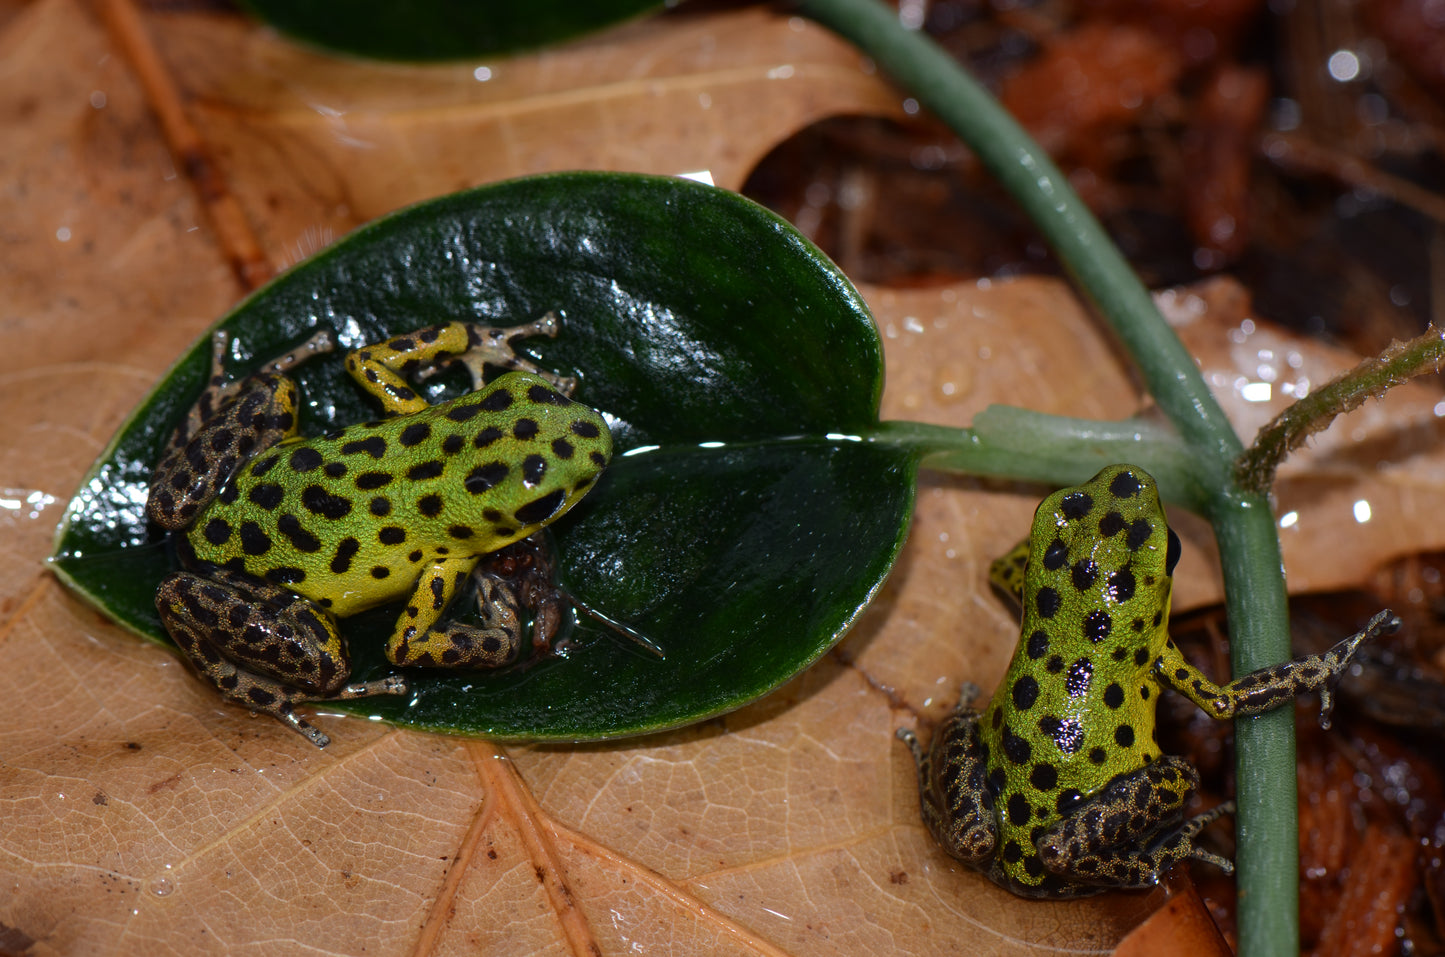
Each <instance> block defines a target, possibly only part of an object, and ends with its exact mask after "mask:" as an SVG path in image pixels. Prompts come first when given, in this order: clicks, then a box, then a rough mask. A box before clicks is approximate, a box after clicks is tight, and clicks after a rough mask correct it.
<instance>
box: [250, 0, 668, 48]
mask: <svg viewBox="0 0 1445 957" xmlns="http://www.w3.org/2000/svg"><path fill="white" fill-rule="evenodd" d="M242 5H243V6H244V7H245V8H246V9H247V10H249V11H250V12H251V13H252V14H253V15H254V16H256V17H257V18H258V19H261V20H263V21H265V22H266V23H268V24H270V25H271V26H273V27H275V28H276V29H277V30H279V31H281V32H282V33H284V34H286V35H287V36H290V37H292V38H294V39H296V40H299V41H301V42H302V43H305V44H308V45H314V46H317V47H320V48H322V49H323V50H327V51H330V52H333V53H343V54H350V55H353V56H362V57H370V58H373V59H379V60H396V61H422V62H425V61H444V60H461V59H470V58H476V57H489V56H496V55H502V54H509V53H517V52H520V51H523V50H529V49H534V48H536V47H542V46H547V45H549V44H553V43H558V42H560V41H563V40H570V39H572V38H574V37H579V36H582V35H585V34H588V33H592V32H594V31H597V30H601V29H603V28H606V27H609V26H612V25H614V24H617V23H621V22H625V21H627V20H632V19H636V18H638V17H641V16H642V15H643V14H645V13H647V12H649V11H651V10H657V9H659V8H661V7H663V6H665V5H666V4H665V3H663V2H661V0H533V2H532V3H529V4H517V3H485V2H479V0H408V2H406V3H397V2H396V0H346V2H344V3H338V2H335V0H242Z"/></svg>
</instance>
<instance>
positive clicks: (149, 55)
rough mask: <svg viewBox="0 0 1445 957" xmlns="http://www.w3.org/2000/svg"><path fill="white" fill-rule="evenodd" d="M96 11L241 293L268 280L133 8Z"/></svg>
mask: <svg viewBox="0 0 1445 957" xmlns="http://www.w3.org/2000/svg"><path fill="white" fill-rule="evenodd" d="M100 13H101V16H102V17H103V18H104V20H105V23H106V26H107V28H108V29H109V30H110V34H111V38H112V39H113V40H114V41H115V44H116V46H117V47H119V48H120V49H121V50H122V51H123V52H124V53H125V56H126V58H127V59H129V60H130V63H131V66H132V68H133V69H134V70H135V74H136V79H137V80H139V81H140V85H141V88H142V89H143V90H145V95H146V99H147V100H148V101H149V103H150V107H151V110H152V111H154V113H155V115H156V120H157V121H158V122H159V123H160V126H161V133H162V134H163V135H164V136H165V139H166V145H167V146H169V147H170V150H171V156H172V157H173V158H174V160H175V164H176V167H177V168H178V169H180V170H181V171H182V172H183V173H185V175H186V178H187V179H189V180H190V181H191V185H192V186H193V187H194V188H195V191H196V197H197V198H198V199H199V200H200V203H201V207H202V208H203V209H205V211H206V215H207V216H208V217H209V218H210V220H211V225H212V227H214V229H215V231H216V238H217V241H218V242H219V243H220V246H221V250H222V252H223V253H224V255H225V257H226V260H227V261H228V262H229V263H230V264H231V271H232V272H234V273H235V274H236V279H237V281H238V282H240V284H241V287H242V289H244V290H245V291H246V292H250V291H251V290H252V289H255V288H256V287H257V286H259V285H261V284H262V283H264V282H265V281H266V280H267V279H270V278H271V275H272V273H274V272H275V269H274V268H273V267H272V265H271V263H270V261H269V260H267V258H266V255H265V253H263V252H262V251H261V246H260V244H259V243H258V242H257V241H256V235H255V233H254V232H252V230H251V224H250V223H249V222H248V221H247V219H246V214H245V213H244V212H243V211H242V209H241V204H240V203H239V202H237V201H236V197H235V195H234V194H232V193H231V191H230V189H229V188H228V187H227V184H226V179H225V177H224V176H222V175H221V170H220V167H219V166H218V165H217V163H216V161H215V158H214V157H213V156H211V152H210V150H209V149H207V147H206V142H205V140H203V139H202V138H201V134H200V131H198V130H197V129H196V127H195V124H193V123H192V122H191V120H190V117H188V116H187V115H186V110H185V106H184V104H183V103H182V101H181V93H180V90H179V89H178V88H177V86H176V83H175V81H174V80H173V79H172V78H171V75H170V72H169V71H168V70H167V69H166V66H165V63H164V62H162V60H161V57H160V53H159V52H158V51H157V50H156V47H155V43H153V42H152V40H151V37H150V34H149V33H147V32H146V29H145V24H143V23H142V22H141V18H140V14H139V13H138V12H137V11H136V8H135V4H134V3H133V2H132V0H100Z"/></svg>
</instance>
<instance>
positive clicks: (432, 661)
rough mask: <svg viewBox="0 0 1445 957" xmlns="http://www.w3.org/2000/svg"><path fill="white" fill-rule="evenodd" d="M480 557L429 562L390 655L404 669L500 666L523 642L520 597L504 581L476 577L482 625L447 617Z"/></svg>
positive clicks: (388, 650)
mask: <svg viewBox="0 0 1445 957" xmlns="http://www.w3.org/2000/svg"><path fill="white" fill-rule="evenodd" d="M476 564H477V559H476V557H469V558H439V559H437V560H435V561H433V562H432V563H431V564H430V565H428V566H426V567H425V568H424V569H423V570H422V573H421V577H420V578H419V579H418V580H417V585H416V591H415V592H413V593H412V596H411V600H410V601H408V602H407V605H406V608H405V609H404V610H403V611H402V613H401V617H400V618H398V619H397V622H396V630H395V631H394V632H392V636H391V639H390V640H389V641H388V642H387V644H386V656H387V658H389V659H390V660H391V661H392V663H393V664H396V665H399V666H401V667H423V668H500V667H501V666H502V665H505V664H507V663H509V662H510V661H511V660H512V659H513V658H515V657H516V655H517V650H518V649H519V648H520V647H521V645H522V626H521V616H520V614H519V611H518V608H517V600H516V597H515V596H514V595H513V594H512V593H511V590H510V589H508V588H506V587H505V586H504V585H503V583H501V582H500V581H497V580H495V579H492V578H486V577H482V578H479V579H478V581H477V588H478V592H477V604H478V607H479V608H480V611H481V615H482V620H483V626H482V627H480V628H478V627H477V626H475V625H468V624H464V623H462V622H456V621H447V622H443V621H442V618H443V616H444V615H445V614H446V610H447V607H448V606H450V605H451V603H452V599H453V598H454V597H456V593H457V590H458V589H460V588H461V586H462V585H463V583H465V582H466V580H467V576H469V575H471V573H472V569H473V568H475V567H476Z"/></svg>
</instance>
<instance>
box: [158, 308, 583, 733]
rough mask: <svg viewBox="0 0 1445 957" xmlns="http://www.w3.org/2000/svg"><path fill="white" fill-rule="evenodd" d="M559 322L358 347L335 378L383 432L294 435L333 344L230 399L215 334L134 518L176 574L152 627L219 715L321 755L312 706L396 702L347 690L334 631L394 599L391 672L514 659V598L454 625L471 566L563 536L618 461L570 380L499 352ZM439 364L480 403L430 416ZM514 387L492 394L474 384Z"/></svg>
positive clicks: (394, 682)
mask: <svg viewBox="0 0 1445 957" xmlns="http://www.w3.org/2000/svg"><path fill="white" fill-rule="evenodd" d="M556 333H557V320H556V319H555V317H553V316H547V317H545V318H543V319H541V320H538V321H537V322H534V323H531V324H528V325H521V326H514V327H511V328H505V329H489V328H485V327H483V326H479V325H476V324H473V323H463V322H452V323H447V324H443V325H437V326H432V327H429V328H425V329H419V330H417V331H415V332H411V333H407V334H404V335H400V336H396V337H394V338H392V339H389V340H387V341H386V342H382V343H377V344H374V345H369V346H364V347H362V348H360V349H358V350H356V351H354V352H351V353H350V354H349V355H348V356H347V357H346V363H345V364H346V369H347V371H348V372H349V373H350V374H351V376H352V377H353V378H354V379H355V380H356V381H357V382H358V383H359V384H360V385H361V387H362V388H363V389H365V390H366V391H367V392H369V393H370V394H371V395H373V396H375V397H376V399H378V400H379V401H380V403H381V406H382V408H383V410H384V411H385V412H386V413H387V414H388V415H389V417H387V418H382V419H380V420H377V421H373V422H364V423H361V424H358V425H352V426H349V427H347V428H344V429H340V430H338V431H335V432H330V433H328V434H326V435H323V436H319V437H316V438H302V437H300V436H299V435H298V434H297V424H296V402H297V387H296V384H295V382H294V381H293V380H292V379H291V378H290V377H288V376H287V375H286V372H287V370H288V369H290V368H291V367H292V366H294V365H296V364H297V363H299V362H301V361H303V360H305V359H306V358H307V357H309V356H311V355H315V354H317V353H321V352H327V351H330V350H332V349H333V348H334V347H335V343H334V339H333V337H332V336H331V334H330V333H329V332H322V333H318V334H317V335H316V336H314V337H313V338H312V339H311V340H309V341H308V342H307V343H305V344H303V345H302V346H301V347H299V348H297V349H295V350H293V351H291V352H289V353H287V354H286V355H284V356H281V357H280V358H278V359H276V360H275V361H273V362H271V363H270V364H268V365H267V366H265V367H264V368H262V369H261V370H260V371H259V372H257V373H255V374H253V375H250V376H248V377H246V378H243V379H239V380H233V381H228V380H227V379H226V377H225V376H224V374H223V373H222V368H221V365H222V363H221V359H222V356H223V355H224V353H225V351H226V349H227V347H228V339H227V337H226V334H225V333H224V332H218V333H216V335H215V336H214V338H213V341H212V349H213V358H212V378H211V380H210V383H209V385H208V386H207V387H206V389H205V390H204V391H203V392H202V394H201V396H200V399H199V400H198V401H197V403H196V405H195V407H194V408H193V409H192V410H191V412H190V414H189V415H188V416H187V418H186V420H185V421H183V422H182V423H181V425H180V426H179V427H178V428H177V430H176V432H175V435H174V436H173V437H172V439H171V442H170V444H169V445H168V447H167V450H166V452H165V453H164V455H163V456H162V459H161V461H160V464H159V465H158V466H157V467H156V470H155V473H154V475H153V477H152V480H151V492H150V496H149V499H148V501H147V503H146V514H147V516H148V517H149V518H150V520H151V521H153V522H155V523H156V524H157V525H159V526H160V527H161V528H163V529H165V530H168V531H170V532H172V533H173V534H174V538H175V541H176V543H177V551H178V553H179V555H180V559H181V563H182V565H183V566H184V570H183V571H178V572H176V573H174V574H171V575H170V576H168V577H167V578H166V579H165V580H164V581H162V582H161V585H160V587H159V589H158V591H157V594H156V607H157V609H158V610H159V612H160V617H161V622H162V624H163V625H164V626H165V629H166V631H167V632H168V633H169V634H170V636H171V638H172V639H173V640H174V641H175V643H176V645H177V646H178V647H179V648H180V650H181V651H182V652H183V653H184V654H185V655H186V657H187V658H188V659H189V660H190V661H191V663H192V664H193V665H194V666H195V668H196V669H197V670H198V671H199V672H200V674H201V675H202V676H203V677H204V678H205V679H206V680H207V681H209V682H210V683H211V684H213V685H215V687H216V688H217V690H219V691H220V692H221V694H222V695H223V696H225V697H226V698H229V699H231V700H233V701H236V702H239V703H240V704H243V705H245V706H246V707H248V708H251V709H252V710H255V711H260V712H265V713H267V714H271V715H274V716H275V717H276V718H278V719H280V720H281V721H282V722H284V723H285V724H287V725H289V726H290V727H292V728H294V729H295V730H297V731H299V732H300V733H301V734H303V735H305V736H306V737H307V738H308V739H310V740H311V742H312V743H314V744H315V745H316V746H317V747H325V746H326V745H327V744H328V743H329V739H328V738H327V736H326V735H325V734H323V733H321V732H320V731H319V730H317V729H316V728H315V727H313V726H312V725H311V724H309V723H308V722H307V721H306V720H305V719H303V718H302V717H300V716H299V715H297V714H296V713H295V711H294V707H295V705H297V704H299V703H301V702H306V701H327V700H335V699H339V698H359V697H366V696H370V695H382V694H391V695H395V694H405V693H406V691H407V685H406V681H405V679H404V678H402V677H399V676H395V675H393V676H390V677H386V678H383V679H380V680H378V681H369V682H360V683H350V671H351V666H350V662H349V659H348V656H347V650H346V642H345V639H344V638H343V636H342V635H341V634H340V632H339V631H338V630H337V626H336V621H335V619H337V618H345V617H347V616H350V615H354V614H356V613H357V612H360V611H363V610H365V609H367V608H371V607H373V606H375V605H379V604H382V603H384V602H388V601H392V600H395V599H400V598H406V599H408V600H407V603H406V606H405V609H404V610H403V611H402V613H401V615H400V617H399V618H398V619H397V622H396V627H395V629H394V630H393V632H392V634H391V637H390V639H389V640H388V642H387V645H386V656H387V658H388V659H389V660H390V661H391V662H392V663H393V664H396V665H399V666H402V667H410V666H426V667H440V668H490V667H497V666H500V665H503V664H506V663H508V662H510V661H511V660H513V658H514V657H515V656H516V655H517V651H518V649H519V647H520V645H521V640H522V639H521V634H520V632H521V628H520V624H519V613H518V608H517V601H516V597H515V595H514V594H513V593H512V591H511V590H510V589H509V587H508V585H507V583H506V582H505V581H502V580H500V579H496V578H479V579H478V604H479V608H480V614H481V618H482V621H483V624H482V625H481V626H476V625H470V624H465V623H461V622H452V621H449V620H447V618H446V611H447V609H448V606H450V605H451V603H452V600H453V598H454V597H455V596H456V594H457V593H458V591H459V589H460V588H461V587H462V586H463V584H464V583H465V582H466V581H467V579H468V577H469V576H471V575H472V572H473V569H474V568H475V567H476V566H477V564H478V562H479V560H480V559H481V558H482V557H483V556H486V555H488V554H490V553H494V552H496V551H497V550H499V549H502V548H504V547H506V546H508V545H510V544H511V543H513V542H517V541H519V540H521V539H525V538H527V536H529V535H531V534H532V533H533V532H535V531H537V530H538V529H540V528H542V527H543V526H545V525H547V524H549V523H551V522H553V521H555V520H556V519H558V518H559V517H561V516H562V515H563V514H565V513H566V512H567V510H568V509H570V508H571V507H572V506H573V505H575V504H576V503H577V501H578V500H579V499H581V498H582V496H583V495H585V494H586V493H587V491H588V489H590V488H591V487H592V486H593V484H594V483H595V482H596V480H597V477H598V475H599V474H600V473H601V471H602V470H603V469H604V468H605V467H606V465H607V463H608V460H609V458H610V456H611V454H612V437H611V433H610V432H609V431H608V428H607V425H606V423H605V422H604V421H603V419H602V417H601V416H600V415H599V414H598V413H597V412H595V411H593V410H592V409H589V408H587V407H586V406H584V405H581V404H579V403H577V402H574V401H572V400H571V399H570V398H568V397H567V396H566V395H564V394H563V393H564V391H568V390H569V389H570V388H571V386H572V384H573V383H572V381H571V380H568V379H563V378H561V377H558V376H554V375H551V374H550V373H546V372H543V371H541V370H539V369H537V368H536V367H535V366H533V365H532V364H531V363H529V362H527V361H526V360H524V359H522V358H521V357H519V356H517V355H516V354H515V353H514V352H513V350H512V348H511V343H512V342H515V341H518V340H520V339H521V338H522V337H525V336H533V335H547V336H554V335H556ZM451 363H460V364H462V365H464V366H465V367H466V368H467V369H468V370H469V372H470V373H471V376H472V381H473V386H474V391H472V392H469V393H467V394H466V395H463V396H461V397H460V398H456V399H453V400H451V401H448V402H443V403H440V404H438V405H430V404H428V403H427V401H426V400H425V399H423V398H422V397H421V396H419V395H418V394H417V392H416V390H414V389H413V388H412V387H411V386H410V385H409V384H408V377H415V378H424V377H425V376H427V375H429V374H432V373H434V372H435V371H437V370H438V369H440V368H442V367H444V366H447V365H449V364H451ZM485 365H490V366H494V367H499V368H502V369H506V370H513V371H507V372H505V373H504V374H502V375H500V376H498V377H497V378H496V379H495V380H494V381H492V382H491V383H489V384H488V383H485V381H484V378H483V367H484V366H485Z"/></svg>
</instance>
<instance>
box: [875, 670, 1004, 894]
mask: <svg viewBox="0 0 1445 957" xmlns="http://www.w3.org/2000/svg"><path fill="white" fill-rule="evenodd" d="M970 687H971V686H966V687H965V689H964V696H963V697H964V700H963V701H961V702H960V703H959V705H958V707H956V708H955V709H954V710H953V712H952V713H951V714H949V716H948V718H946V719H945V720H944V722H943V724H941V725H939V727H938V729H937V730H936V731H934V733H933V739H932V741H930V742H929V748H928V750H927V751H924V750H923V747H922V746H921V745H920V744H919V743H918V737H917V736H916V735H915V734H914V733H913V732H912V731H909V730H908V729H907V728H899V729H898V732H897V734H898V738H899V740H901V741H902V742H903V743H905V744H907V745H908V749H909V750H910V751H912V752H913V760H914V763H915V765H916V767H917V769H918V796H919V804H920V806H921V808H922V811H923V823H924V824H925V825H927V827H928V830H929V833H931V834H932V835H933V838H934V840H936V841H938V843H939V844H940V845H941V846H942V847H943V849H944V850H945V851H947V852H948V853H949V854H950V855H951V856H953V857H954V858H957V859H958V860H960V861H963V862H964V863H965V864H969V865H972V866H974V867H978V868H986V867H987V866H988V865H989V864H990V862H992V861H993V858H994V848H995V847H997V845H998V829H997V827H996V826H995V824H994V815H993V793H992V792H991V791H990V790H989V789H988V780H987V779H988V748H987V747H986V746H985V745H983V744H982V743H981V741H980V740H979V734H978V722H979V718H980V715H979V713H978V712H977V711H975V710H973V708H971V707H969V705H970V704H971V698H972V695H971V694H970ZM977 690H978V689H977V688H973V689H972V691H973V693H977ZM940 769H941V771H942V773H941V774H940V773H938V770H940Z"/></svg>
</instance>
